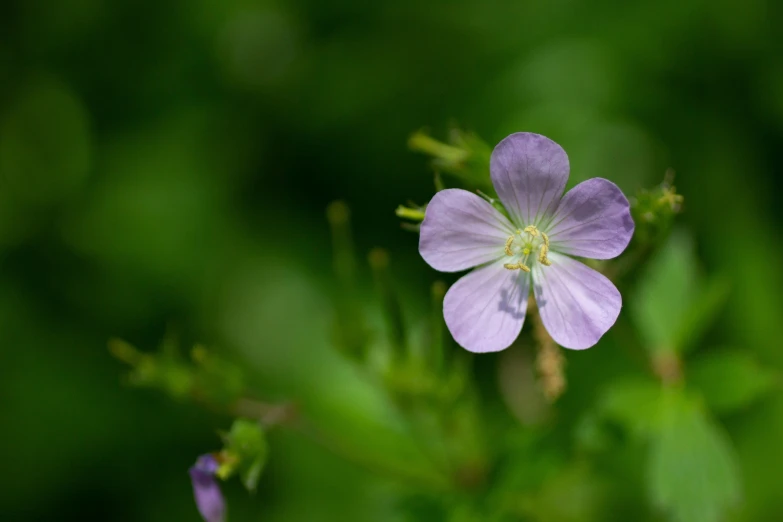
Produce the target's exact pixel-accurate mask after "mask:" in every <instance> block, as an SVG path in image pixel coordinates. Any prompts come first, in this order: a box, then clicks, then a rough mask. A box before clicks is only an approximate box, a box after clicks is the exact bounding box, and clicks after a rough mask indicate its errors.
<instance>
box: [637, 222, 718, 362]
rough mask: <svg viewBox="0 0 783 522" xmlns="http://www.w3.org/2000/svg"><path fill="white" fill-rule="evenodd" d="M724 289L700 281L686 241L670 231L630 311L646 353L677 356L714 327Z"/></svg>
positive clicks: (644, 277) (714, 283) (690, 243)
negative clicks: (667, 240) (646, 349)
mask: <svg viewBox="0 0 783 522" xmlns="http://www.w3.org/2000/svg"><path fill="white" fill-rule="evenodd" d="M729 290H730V284H729V280H728V279H727V278H724V277H716V278H713V279H711V280H709V281H708V282H705V280H704V277H703V276H702V275H701V273H700V272H699V270H698V259H697V258H696V254H695V251H694V247H693V242H692V241H691V239H690V237H689V236H687V235H685V234H684V233H682V232H674V233H673V234H672V235H671V237H670V239H669V242H668V243H667V244H666V246H664V247H663V249H662V250H661V251H660V252H659V253H658V254H657V255H656V256H655V258H654V259H653V260H652V261H651V263H650V266H649V267H648V269H647V271H646V273H645V275H644V276H643V279H642V281H641V283H640V284H639V288H638V291H637V293H636V295H635V296H634V299H632V301H631V304H630V310H631V313H632V314H633V318H634V321H635V323H636V324H637V326H638V327H639V330H640V332H641V334H642V337H643V338H644V340H645V342H646V344H647V346H648V347H649V348H650V349H651V350H652V351H656V352H657V351H673V352H676V353H678V354H682V353H684V352H686V351H688V350H690V349H691V348H692V347H694V346H695V345H696V344H697V342H698V341H699V339H700V338H701V336H702V335H703V334H704V332H705V331H706V330H707V329H708V328H709V327H710V325H712V323H713V322H715V320H716V318H717V316H718V314H719V313H720V311H721V310H722V309H723V305H724V304H725V303H726V300H727V298H728V296H729Z"/></svg>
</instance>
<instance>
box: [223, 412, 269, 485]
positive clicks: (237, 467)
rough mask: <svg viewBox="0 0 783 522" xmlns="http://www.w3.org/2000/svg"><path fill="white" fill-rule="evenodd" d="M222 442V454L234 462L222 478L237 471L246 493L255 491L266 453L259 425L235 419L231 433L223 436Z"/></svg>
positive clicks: (264, 440) (262, 432)
mask: <svg viewBox="0 0 783 522" xmlns="http://www.w3.org/2000/svg"><path fill="white" fill-rule="evenodd" d="M224 441H225V449H224V452H225V453H226V454H227V455H230V456H232V457H234V458H235V459H236V460H235V462H234V463H233V465H229V466H228V468H227V469H226V471H225V472H223V475H224V476H223V478H226V476H228V475H231V474H232V473H233V472H234V471H237V472H238V473H239V477H240V479H241V480H242V484H244V485H245V487H246V488H247V489H248V491H255V489H256V486H257V485H258V479H259V478H260V477H261V471H262V470H263V468H264V464H266V458H267V453H268V448H267V443H266V437H265V436H264V431H263V429H262V428H261V425H260V424H259V423H257V422H253V421H250V420H247V419H237V420H235V421H234V424H233V425H232V426H231V431H229V432H228V433H227V434H226V435H225V436H224ZM229 462H231V461H229Z"/></svg>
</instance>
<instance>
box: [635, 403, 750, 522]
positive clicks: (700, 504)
mask: <svg viewBox="0 0 783 522" xmlns="http://www.w3.org/2000/svg"><path fill="white" fill-rule="evenodd" d="M659 411H660V424H659V426H658V433H657V434H656V435H655V436H654V437H653V439H652V444H651V451H650V460H649V469H648V473H649V474H648V480H649V494H650V498H651V501H652V503H653V504H654V505H655V506H656V507H658V508H659V509H661V510H662V511H664V512H666V513H667V514H668V515H669V516H670V517H671V520H672V521H674V522H717V521H719V520H722V519H724V518H725V514H726V511H727V510H728V509H729V508H730V507H731V506H732V505H735V504H736V503H737V502H738V501H739V499H740V495H741V485H740V476H739V468H738V465H737V462H736V457H735V455H734V451H733V448H732V447H731V444H730V442H729V439H728V437H727V436H726V434H725V433H724V432H723V430H722V429H721V428H720V426H718V425H717V424H716V423H715V422H714V421H713V420H712V419H710V418H709V417H708V416H707V413H706V412H705V411H704V409H703V408H702V407H701V404H700V403H699V402H698V401H696V400H693V399H692V398H691V397H688V396H687V395H685V393H684V392H683V391H682V390H680V389H666V390H665V391H664V393H663V395H662V397H661V403H660V410H659Z"/></svg>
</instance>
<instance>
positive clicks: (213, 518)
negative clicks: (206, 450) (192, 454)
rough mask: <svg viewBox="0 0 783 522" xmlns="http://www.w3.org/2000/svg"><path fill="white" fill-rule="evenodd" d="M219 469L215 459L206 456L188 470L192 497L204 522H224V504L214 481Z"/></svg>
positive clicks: (209, 455) (208, 455) (211, 456)
mask: <svg viewBox="0 0 783 522" xmlns="http://www.w3.org/2000/svg"><path fill="white" fill-rule="evenodd" d="M219 467H220V464H219V463H218V462H217V460H216V459H215V457H214V456H213V455H211V454H207V455H202V456H201V457H199V458H198V460H197V461H196V464H195V465H194V466H193V467H191V468H190V480H191V482H192V483H193V497H194V498H195V500H196V507H197V508H198V511H199V513H201V517H202V518H203V519H204V520H205V522H224V521H225V519H226V502H225V500H224V499H223V494H222V493H221V492H220V487H219V486H218V484H217V481H216V480H215V474H216V473H217V470H218V468H219Z"/></svg>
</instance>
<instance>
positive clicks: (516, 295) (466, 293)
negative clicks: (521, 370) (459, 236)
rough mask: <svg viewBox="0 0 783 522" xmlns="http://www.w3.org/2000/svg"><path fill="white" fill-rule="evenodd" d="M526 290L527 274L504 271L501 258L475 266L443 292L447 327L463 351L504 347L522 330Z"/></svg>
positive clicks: (528, 276) (528, 278) (526, 296)
mask: <svg viewBox="0 0 783 522" xmlns="http://www.w3.org/2000/svg"><path fill="white" fill-rule="evenodd" d="M529 293H530V274H527V273H525V272H522V271H521V270H507V269H506V268H504V267H503V260H501V261H497V262H495V263H491V264H488V265H486V266H483V267H481V268H477V269H476V270H474V271H472V272H471V273H469V274H467V275H465V276H463V277H462V279H460V280H459V281H457V282H456V283H454V284H453V285H452V286H451V288H449V291H448V292H446V297H445V298H444V299H443V316H444V318H445V319H446V326H448V328H449V331H450V332H451V335H452V336H453V337H454V339H455V340H456V341H457V343H459V345H460V346H462V347H463V348H465V349H466V350H469V351H471V352H477V353H480V352H497V351H500V350H503V349H505V348H508V347H509V346H510V345H511V343H513V342H514V340H515V339H516V338H517V336H519V332H520V331H521V330H522V324H523V323H524V322H525V312H526V311H527V298H528V294H529Z"/></svg>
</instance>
